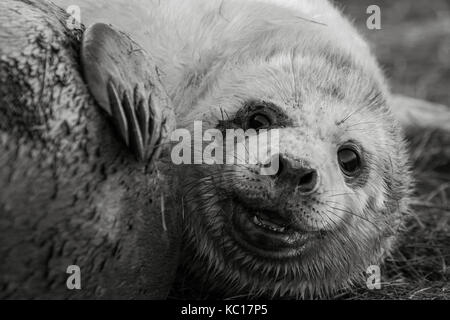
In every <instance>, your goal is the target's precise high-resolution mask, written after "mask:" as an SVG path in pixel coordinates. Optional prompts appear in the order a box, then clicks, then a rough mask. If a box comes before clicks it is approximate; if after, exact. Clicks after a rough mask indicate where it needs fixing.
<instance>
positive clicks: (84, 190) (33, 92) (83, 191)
mask: <svg viewBox="0 0 450 320" xmlns="http://www.w3.org/2000/svg"><path fill="white" fill-rule="evenodd" d="M67 21H68V14H66V13H65V12H64V11H63V10H61V9H60V8H58V7H56V6H55V5H51V4H49V3H47V2H40V1H15V0H7V1H1V2H0V256H1V258H0V298H40V299H48V298H85V299H86V298H127V299H128V298H165V297H166V296H167V294H168V292H169V290H170V288H171V285H172V282H173V279H174V275H175V269H176V266H177V262H178V247H179V245H178V243H179V238H180V231H179V230H178V226H177V221H178V220H177V215H176V214H174V212H175V211H173V210H172V207H171V203H174V201H173V200H171V198H170V194H171V193H170V192H169V191H170V190H168V188H169V187H168V179H167V177H166V171H165V170H164V164H163V163H161V162H160V161H158V160H155V159H153V160H151V161H141V160H139V158H140V157H138V156H139V153H132V152H130V151H129V150H128V149H127V148H126V146H125V145H124V144H123V143H122V142H121V141H120V140H119V135H118V134H117V133H119V132H118V131H117V130H115V128H114V127H113V126H112V125H111V122H110V121H109V120H108V119H107V115H106V114H105V113H104V112H102V111H101V110H100V108H99V107H98V106H97V105H96V104H95V101H94V99H93V98H92V96H91V94H90V93H89V91H88V88H87V86H86V84H85V81H84V80H83V78H82V75H81V69H82V66H81V65H80V48H81V40H80V39H81V37H82V35H83V30H70V29H68V28H67V24H66V22H67ZM100 31H101V30H100ZM107 39H109V41H110V42H106V41H105V42H104V44H105V45H111V43H114V46H113V47H114V49H111V51H110V53H111V54H112V55H113V56H114V57H115V59H120V57H121V55H122V51H121V49H122V48H121V46H122V45H123V44H125V45H126V46H127V48H128V46H129V45H131V44H132V43H131V42H128V39H127V38H122V37H121V36H120V35H118V34H115V33H111V32H110V33H109V34H107V37H106V38H105V40H107ZM84 44H85V47H86V48H87V49H88V50H89V46H88V44H86V43H84ZM101 48H102V47H99V46H97V49H101ZM97 51H98V50H97ZM97 51H96V52H97ZM96 52H93V53H92V52H91V53H92V54H93V55H94V57H95V55H96V54H97V55H98V54H101V53H98V52H97V53H96ZM141 58H142V57H141V56H139V55H138V52H136V55H130V54H127V61H129V62H134V63H138V64H139V61H140V59H141ZM93 61H94V60H92V61H91V64H93ZM101 62H102V63H107V59H103V60H101ZM141 62H142V63H141V65H140V67H141V68H140V69H141V72H144V71H145V70H147V71H148V70H150V71H149V72H150V73H151V72H152V71H151V68H148V69H147V68H145V66H146V65H147V64H151V63H150V62H151V61H150V60H149V61H146V62H143V61H141ZM95 66H96V65H95V64H93V65H92V68H95ZM108 67H109V66H108V65H106V66H105V68H102V70H103V69H105V70H112V68H108ZM129 67H130V65H129V64H121V65H118V66H116V67H115V69H114V70H115V71H116V72H119V71H123V73H122V76H123V77H125V76H129V77H130V78H133V77H135V76H134V75H128V74H127V70H126V69H128V68H129ZM123 69H125V70H123ZM129 70H130V71H132V69H129ZM147 80H149V81H150V80H151V81H153V87H154V88H158V86H159V84H158V80H157V79H156V78H155V77H147ZM114 81H116V83H117V85H123V84H124V83H123V80H122V79H120V78H118V77H115V78H114ZM143 83H144V82H143V81H142V84H143ZM143 92H144V89H143ZM152 93H153V95H152V96H153V100H156V99H160V100H161V101H164V94H162V93H160V92H157V90H156V89H155V90H153V91H152ZM167 106H168V104H167ZM166 123H168V124H169V123H170V121H169V120H167V121H166ZM172 124H173V123H172ZM153 127H155V126H153ZM130 131H131V128H130ZM149 132H150V131H149ZM130 137H132V136H131V135H130ZM130 140H132V139H130ZM72 265H76V266H77V267H79V269H78V271H79V273H78V274H75V273H76V272H78V271H77V268H76V267H70V268H69V266H72ZM67 271H69V273H66V272H67ZM77 276H79V277H78V279H79V280H80V281H78V280H77V279H76V277H77ZM67 280H68V283H66V282H67ZM67 284H68V286H67ZM78 284H80V286H81V287H78ZM69 289H72V290H69Z"/></svg>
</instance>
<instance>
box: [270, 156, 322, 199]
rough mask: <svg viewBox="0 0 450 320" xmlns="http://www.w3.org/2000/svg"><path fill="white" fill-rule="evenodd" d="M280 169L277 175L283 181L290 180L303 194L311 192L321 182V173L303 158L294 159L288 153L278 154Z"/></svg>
mask: <svg viewBox="0 0 450 320" xmlns="http://www.w3.org/2000/svg"><path fill="white" fill-rule="evenodd" d="M278 157H279V169H278V172H277V174H276V177H277V178H278V179H280V180H282V181H290V183H291V184H293V185H294V186H295V188H296V191H297V192H299V193H301V194H309V193H312V192H314V191H315V190H316V188H317V186H318V184H319V174H318V172H317V170H316V169H313V168H311V165H310V164H309V162H307V161H305V160H303V159H293V158H292V157H289V156H287V155H281V154H280V155H278Z"/></svg>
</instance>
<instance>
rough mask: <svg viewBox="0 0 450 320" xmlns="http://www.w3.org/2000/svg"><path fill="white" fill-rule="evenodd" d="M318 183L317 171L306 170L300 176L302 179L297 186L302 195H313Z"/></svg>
mask: <svg viewBox="0 0 450 320" xmlns="http://www.w3.org/2000/svg"><path fill="white" fill-rule="evenodd" d="M317 183H318V174H317V171H316V170H315V169H309V170H306V171H305V172H304V173H303V174H301V175H300V179H299V180H298V184H297V191H298V192H300V193H311V192H313V191H314V190H315V189H316V187H317Z"/></svg>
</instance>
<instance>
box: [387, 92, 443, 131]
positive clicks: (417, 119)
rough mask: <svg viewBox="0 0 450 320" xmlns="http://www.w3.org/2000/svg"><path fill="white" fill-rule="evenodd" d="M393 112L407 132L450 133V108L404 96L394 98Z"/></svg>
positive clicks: (394, 96)
mask: <svg viewBox="0 0 450 320" xmlns="http://www.w3.org/2000/svg"><path fill="white" fill-rule="evenodd" d="M391 104H392V111H393V113H394V115H395V116H396V118H397V119H398V120H399V121H400V123H401V124H402V126H403V128H404V129H405V130H406V131H417V130H426V129H429V130H442V131H445V132H450V108H448V107H446V106H443V105H440V104H435V103H431V102H427V101H423V100H419V99H414V98H410V97H406V96H402V95H393V96H392V103H391Z"/></svg>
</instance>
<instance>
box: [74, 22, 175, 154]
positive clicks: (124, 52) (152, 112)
mask: <svg viewBox="0 0 450 320" xmlns="http://www.w3.org/2000/svg"><path fill="white" fill-rule="evenodd" d="M130 48H134V50H131V51H130ZM81 62H82V65H83V72H84V77H85V80H86V83H87V85H88V87H89V90H90V92H91V94H92V95H93V96H94V98H95V100H96V101H97V103H98V104H99V105H100V107H102V109H104V110H105V111H106V112H107V113H108V114H109V115H110V116H111V117H112V118H113V122H114V124H115V126H116V127H117V131H118V132H119V133H120V136H121V137H122V139H123V141H124V142H125V144H126V145H127V147H128V148H129V149H130V150H131V151H132V152H133V153H134V154H135V155H136V157H137V158H138V159H139V160H141V161H147V160H149V159H152V160H154V159H155V155H158V154H159V150H158V149H159V148H160V145H161V143H160V142H161V139H162V133H161V126H162V123H163V122H164V123H167V122H168V123H170V124H171V125H172V126H171V128H173V126H174V123H175V119H174V114H173V110H172V105H171V102H170V99H169V97H168V96H167V93H166V91H165V90H164V88H163V85H162V83H161V79H160V75H159V73H158V72H157V68H156V66H155V65H154V64H153V63H152V59H151V57H150V56H148V55H147V54H146V52H145V50H143V49H142V48H141V47H140V46H139V45H138V44H137V43H135V42H134V41H133V40H132V39H131V38H130V37H128V36H127V35H125V34H124V33H121V32H119V31H116V30H115V29H114V28H113V27H111V26H109V25H106V24H102V23H97V24H94V25H92V26H91V27H89V28H88V29H87V30H86V31H85V34H84V37H83V43H82V50H81ZM164 136H165V135H164Z"/></svg>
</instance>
